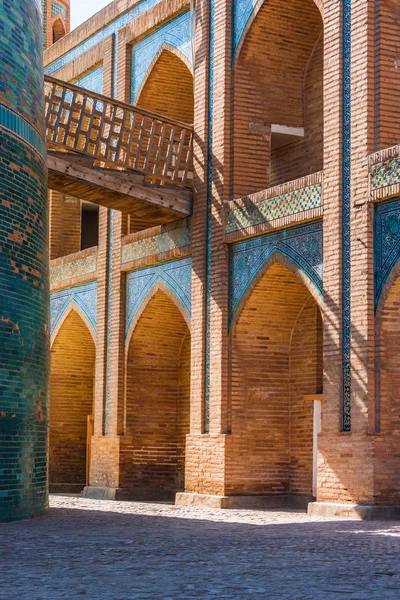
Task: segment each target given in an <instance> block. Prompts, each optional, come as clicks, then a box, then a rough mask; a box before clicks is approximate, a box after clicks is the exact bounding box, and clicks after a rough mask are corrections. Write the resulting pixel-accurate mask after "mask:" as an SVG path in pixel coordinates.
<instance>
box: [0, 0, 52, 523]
mask: <svg viewBox="0 0 400 600" xmlns="http://www.w3.org/2000/svg"><path fill="white" fill-rule="evenodd" d="M40 4H41V2H40V0H12V1H10V0H0V35H1V44H0V521H2V520H3V521H11V520H14V519H22V518H29V517H33V516H35V515H38V514H40V513H41V512H42V511H43V510H44V509H45V508H46V507H47V502H48V496H47V427H48V424H47V413H48V380H49V325H48V294H49V289H48V251H47V173H46V146H45V142H44V106H43V104H44V96H43V66H42V26H41V14H40V11H41V7H40Z"/></svg>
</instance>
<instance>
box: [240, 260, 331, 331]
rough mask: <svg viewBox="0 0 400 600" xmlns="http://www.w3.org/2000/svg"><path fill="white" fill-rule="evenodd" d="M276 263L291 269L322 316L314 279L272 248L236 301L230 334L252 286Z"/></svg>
mask: <svg viewBox="0 0 400 600" xmlns="http://www.w3.org/2000/svg"><path fill="white" fill-rule="evenodd" d="M276 263H279V264H281V265H282V266H283V267H285V268H286V269H288V271H291V272H292V273H293V274H294V275H295V276H296V277H297V279H298V280H299V281H300V282H301V283H302V284H303V285H304V286H305V287H306V288H307V290H308V291H309V292H310V294H311V296H312V297H313V299H314V300H315V302H316V303H317V306H318V308H319V309H320V311H321V314H322V316H323V314H324V300H323V296H322V291H321V289H320V288H319V287H317V285H316V284H315V281H312V279H311V278H310V277H309V275H308V274H307V273H306V272H305V271H304V270H303V269H302V268H300V267H299V266H298V265H296V264H295V263H294V262H293V261H292V260H291V259H290V258H288V257H287V256H285V254H282V253H281V252H280V251H279V250H274V251H273V252H272V254H270V256H269V257H268V258H267V260H266V261H265V262H264V263H263V265H262V267H261V268H260V269H259V270H258V271H257V273H256V274H255V275H254V277H253V279H252V280H251V282H250V284H249V285H248V287H247V289H246V291H245V293H244V294H243V296H242V297H241V299H240V302H239V303H238V305H237V307H236V310H235V312H234V314H233V315H232V319H231V322H230V333H231V335H232V333H233V331H234V329H235V325H236V323H237V321H238V319H239V317H240V314H241V312H242V311H243V308H244V307H245V305H246V303H247V300H248V299H249V298H250V296H251V294H252V293H253V291H254V288H255V287H256V286H257V284H258V283H259V281H260V280H261V279H262V278H263V277H264V275H265V274H266V273H267V271H269V269H270V268H271V267H272V265H274V264H276Z"/></svg>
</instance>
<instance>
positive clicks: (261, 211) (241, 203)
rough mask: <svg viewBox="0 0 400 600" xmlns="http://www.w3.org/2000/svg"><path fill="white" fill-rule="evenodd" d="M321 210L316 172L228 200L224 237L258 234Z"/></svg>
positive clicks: (319, 189) (316, 213)
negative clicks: (243, 196) (237, 198)
mask: <svg viewBox="0 0 400 600" xmlns="http://www.w3.org/2000/svg"><path fill="white" fill-rule="evenodd" d="M322 214H323V188H322V172H319V173H314V174H313V175H308V176H307V177H302V178H301V179H296V180H295V181H291V182H289V183H285V184H283V185H279V186H276V187H273V188H269V189H267V190H263V191H261V192H257V193H255V194H250V195H249V196H246V197H245V198H240V199H239V200H232V201H231V202H229V203H228V204H227V205H226V207H225V240H226V241H232V240H234V239H238V238H240V237H244V236H248V235H257V234H260V233H264V232H266V231H268V230H269V229H271V228H273V227H284V226H286V225H289V224H291V223H296V222H299V221H303V220H306V219H312V218H316V217H320V216H322Z"/></svg>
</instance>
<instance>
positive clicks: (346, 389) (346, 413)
mask: <svg viewBox="0 0 400 600" xmlns="http://www.w3.org/2000/svg"><path fill="white" fill-rule="evenodd" d="M342 27H343V30H342V37H343V43H342V48H343V51H342V52H343V56H342V62H343V69H342V79H343V81H342V95H343V98H342V102H343V108H342V115H343V117H342V377H343V381H342V429H343V431H350V429H351V363H350V359H351V294H350V277H351V273H350V253H351V247H350V185H351V172H350V170H351V147H350V142H351V139H350V130H351V0H343V26H342Z"/></svg>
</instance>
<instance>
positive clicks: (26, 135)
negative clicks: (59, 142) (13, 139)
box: [0, 103, 47, 158]
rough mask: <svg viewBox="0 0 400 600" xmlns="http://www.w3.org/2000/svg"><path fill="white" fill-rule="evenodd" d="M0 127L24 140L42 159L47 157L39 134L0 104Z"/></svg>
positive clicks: (44, 145)
mask: <svg viewBox="0 0 400 600" xmlns="http://www.w3.org/2000/svg"><path fill="white" fill-rule="evenodd" d="M0 127H4V128H5V129H8V130H9V131H11V132H12V133H15V134H16V135H18V136H19V137H20V138H22V139H23V140H25V142H27V143H28V144H29V145H30V146H32V148H34V150H36V151H37V152H38V153H39V154H40V156H41V157H42V158H45V157H46V156H47V147H46V143H45V142H44V140H43V138H42V136H41V135H40V134H39V132H38V131H37V130H36V129H35V128H34V127H32V125H31V124H30V123H28V121H26V120H25V119H23V118H22V117H20V116H19V115H18V114H17V113H16V112H14V111H13V110H11V109H10V108H8V107H7V106H5V105H4V104H1V103H0Z"/></svg>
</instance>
